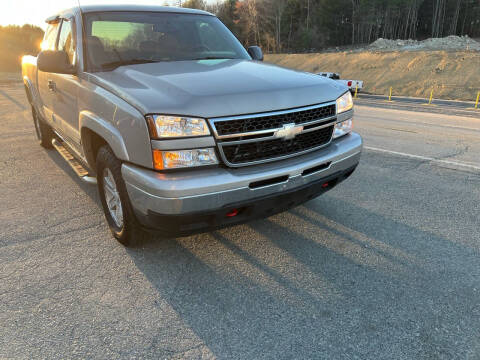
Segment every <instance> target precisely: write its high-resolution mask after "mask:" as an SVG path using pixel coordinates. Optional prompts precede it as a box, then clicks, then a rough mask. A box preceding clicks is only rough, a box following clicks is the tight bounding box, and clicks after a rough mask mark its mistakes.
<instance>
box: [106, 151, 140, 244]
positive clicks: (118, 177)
mask: <svg viewBox="0 0 480 360" xmlns="http://www.w3.org/2000/svg"><path fill="white" fill-rule="evenodd" d="M106 168H108V169H109V170H110V171H111V173H112V175H113V179H114V181H115V185H116V187H117V190H118V193H119V195H120V201H121V203H122V211H123V226H122V227H121V228H119V227H118V226H117V224H116V223H115V221H114V220H113V218H112V216H111V214H110V211H109V209H108V206H107V203H106V199H105V190H104V188H103V172H104V170H105V169H106ZM121 169H122V162H121V161H120V160H118V159H117V158H116V157H115V155H114V154H113V151H112V150H111V149H110V148H109V147H108V146H103V147H102V148H100V150H99V151H98V155H97V184H98V192H99V195H100V200H101V203H102V207H103V211H104V213H105V218H106V220H107V223H108V226H109V228H110V230H111V232H112V234H113V236H114V237H115V238H116V239H117V240H118V241H119V242H120V243H122V244H123V245H125V246H130V245H132V243H133V241H132V240H133V239H134V237H135V236H136V235H137V234H136V232H137V231H138V223H137V220H136V218H135V215H134V213H133V209H132V207H131V205H130V199H129V197H128V193H127V189H126V186H125V182H124V181H123V178H122V172H121V171H122V170H121Z"/></svg>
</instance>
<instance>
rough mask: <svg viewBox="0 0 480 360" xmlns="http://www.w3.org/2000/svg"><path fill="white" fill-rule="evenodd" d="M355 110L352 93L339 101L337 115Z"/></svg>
mask: <svg viewBox="0 0 480 360" xmlns="http://www.w3.org/2000/svg"><path fill="white" fill-rule="evenodd" d="M351 109H353V98H352V94H351V93H350V91H348V92H346V93H345V94H343V95H342V96H340V97H339V98H338V99H337V114H340V113H342V112H345V111H348V110H351Z"/></svg>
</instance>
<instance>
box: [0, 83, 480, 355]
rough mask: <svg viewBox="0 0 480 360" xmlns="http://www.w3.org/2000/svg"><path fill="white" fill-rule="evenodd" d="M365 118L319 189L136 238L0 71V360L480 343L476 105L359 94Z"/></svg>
mask: <svg viewBox="0 0 480 360" xmlns="http://www.w3.org/2000/svg"><path fill="white" fill-rule="evenodd" d="M479 114H480V111H479ZM356 130H357V131H358V132H360V133H361V134H362V135H363V136H364V139H365V144H366V147H367V148H366V150H365V153H364V155H363V159H362V162H361V165H360V166H359V168H358V170H357V171H356V173H355V174H354V175H353V176H352V177H351V178H350V179H348V181H346V182H344V183H342V184H341V185H339V186H338V187H337V188H335V189H334V190H332V191H331V192H329V193H327V194H325V195H324V196H322V197H320V198H318V199H316V200H313V201H311V202H309V203H307V204H306V205H304V206H301V207H298V208H296V209H294V210H291V211H290V212H287V213H284V214H280V215H277V216H274V217H271V218H269V219H265V220H259V221H256V222H253V223H250V224H247V225H243V226H238V227H234V228H231V229H225V230H222V231H217V232H213V233H207V234H201V235H196V236H192V237H186V238H179V239H168V240H160V239H154V240H152V241H150V242H148V243H145V244H144V246H143V247H140V248H137V249H125V248H123V247H122V246H120V245H119V244H117V243H116V242H115V241H114V240H113V239H112V238H111V236H110V234H109V232H108V229H107V226H106V224H105V221H104V218H103V214H102V210H101V208H100V203H99V200H98V197H97V191H96V188H95V187H92V186H90V185H86V184H84V183H82V182H81V181H80V180H78V179H77V178H76V176H75V174H74V173H73V171H71V170H70V169H69V168H68V165H66V164H65V163H64V162H63V160H62V158H61V157H60V156H59V155H58V154H57V153H55V151H45V150H43V149H42V148H40V146H39V145H37V143H36V141H35V137H34V129H33V124H32V121H31V118H30V114H29V109H28V107H27V104H26V100H25V97H24V95H23V92H22V88H21V86H20V85H18V86H17V85H10V86H8V87H7V86H2V87H0V149H1V151H0V204H1V205H0V358H8V359H10V358H11V359H22V358H25V359H34V358H48V359H56V358H58V359H64V358H104V359H114V358H153V359H163V358H174V359H176V358H178V359H180V358H182V359H183V358H188V359H204V358H205V359H208V358H218V359H232V358H235V359H263V358H265V359H322V358H323V359H414V358H415V359H419V358H421V359H480V234H479V230H480V220H479V210H480V205H479V204H480V186H479V185H480V160H479V154H480V141H479V139H480V115H479V117H478V118H475V117H458V116H449V115H443V114H441V113H440V114H439V113H436V114H430V113H425V112H422V113H417V112H410V111H403V110H402V111H396V110H391V109H383V108H376V107H366V106H358V107H357V115H356Z"/></svg>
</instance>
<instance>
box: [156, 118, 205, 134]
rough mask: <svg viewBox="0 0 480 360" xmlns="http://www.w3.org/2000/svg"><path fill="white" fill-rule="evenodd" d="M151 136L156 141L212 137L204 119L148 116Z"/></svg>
mask: <svg viewBox="0 0 480 360" xmlns="http://www.w3.org/2000/svg"><path fill="white" fill-rule="evenodd" d="M147 121H148V126H149V128H150V135H151V137H152V138H154V139H161V138H173V137H193V136H206V135H210V130H209V129H208V125H207V122H206V121H205V120H204V119H197V118H189V117H182V116H164V115H153V116H147Z"/></svg>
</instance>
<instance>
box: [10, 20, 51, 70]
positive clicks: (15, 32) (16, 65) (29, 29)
mask: <svg viewBox="0 0 480 360" xmlns="http://www.w3.org/2000/svg"><path fill="white" fill-rule="evenodd" d="M42 39H43V30H42V29H41V28H39V27H37V26H33V25H23V26H14V25H10V26H0V71H18V70H20V60H21V57H22V56H23V55H36V54H37V53H38V51H39V50H40V44H41V42H42Z"/></svg>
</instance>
